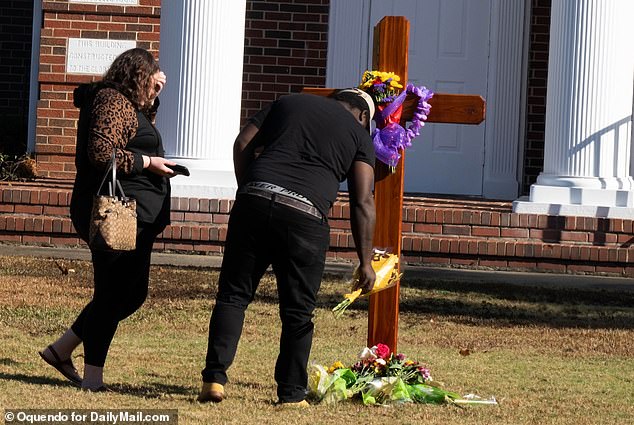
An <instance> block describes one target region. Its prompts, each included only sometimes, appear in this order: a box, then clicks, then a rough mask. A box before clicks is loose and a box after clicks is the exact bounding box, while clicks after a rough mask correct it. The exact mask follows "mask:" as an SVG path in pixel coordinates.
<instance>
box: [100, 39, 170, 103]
mask: <svg viewBox="0 0 634 425" xmlns="http://www.w3.org/2000/svg"><path fill="white" fill-rule="evenodd" d="M159 70H160V68H159V66H158V63H157V62H156V60H154V56H152V54H151V53H150V52H148V51H147V50H145V49H141V48H134V49H130V50H126V51H125V52H123V53H121V54H120V55H119V56H117V58H116V59H115V60H114V62H112V65H110V68H108V71H106V74H105V75H104V77H103V81H102V82H103V84H104V85H105V86H109V87H113V88H116V89H117V90H119V91H120V92H121V93H122V94H123V95H124V96H126V97H127V98H128V99H130V101H131V102H132V104H133V105H134V106H135V107H136V108H137V109H146V108H149V107H150V104H149V103H150V102H149V100H150V99H149V93H150V90H151V88H152V84H153V83H152V78H151V77H152V75H154V74H155V73H157V72H158V71H159Z"/></svg>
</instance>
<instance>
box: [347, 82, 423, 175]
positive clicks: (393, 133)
mask: <svg viewBox="0 0 634 425" xmlns="http://www.w3.org/2000/svg"><path fill="white" fill-rule="evenodd" d="M399 81H400V77H399V76H398V75H396V74H394V73H393V72H381V71H365V72H364V73H363V77H362V79H361V85H360V86H359V88H360V89H362V90H364V91H366V92H367V93H368V94H370V96H372V98H373V99H374V102H375V103H376V104H377V111H376V113H375V114H374V120H375V122H376V128H375V130H374V132H373V133H372V139H373V143H374V150H375V152H376V156H377V158H378V159H379V160H380V161H381V162H384V163H385V164H387V165H389V166H390V169H391V170H392V172H393V171H394V169H395V168H396V166H397V165H398V161H399V160H400V158H401V154H400V153H399V150H400V149H404V148H406V147H409V146H411V145H412V139H413V138H414V137H416V136H418V135H419V134H420V129H421V127H423V125H424V121H425V120H426V119H427V115H429V111H430V110H431V105H430V104H429V100H430V99H431V98H432V96H433V95H434V94H433V93H432V91H431V90H429V89H427V88H426V87H425V86H420V87H415V86H414V85H413V84H408V85H407V86H406V88H405V90H404V91H400V89H402V88H403V86H402V85H401V84H400V82H399ZM408 94H413V95H415V96H416V97H418V104H417V105H416V110H415V111H414V116H413V118H412V122H411V124H410V126H409V127H408V128H407V129H405V128H403V127H402V126H401V124H400V122H401V114H402V111H403V102H404V101H405V98H406V96H407V95H408Z"/></svg>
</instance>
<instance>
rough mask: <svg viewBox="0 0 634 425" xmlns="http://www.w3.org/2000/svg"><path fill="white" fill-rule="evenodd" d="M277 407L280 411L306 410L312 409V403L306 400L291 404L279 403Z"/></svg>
mask: <svg viewBox="0 0 634 425" xmlns="http://www.w3.org/2000/svg"><path fill="white" fill-rule="evenodd" d="M276 406H277V407H278V408H280V409H305V408H307V407H310V403H308V402H307V401H306V400H302V401H294V402H290V403H277V404H276Z"/></svg>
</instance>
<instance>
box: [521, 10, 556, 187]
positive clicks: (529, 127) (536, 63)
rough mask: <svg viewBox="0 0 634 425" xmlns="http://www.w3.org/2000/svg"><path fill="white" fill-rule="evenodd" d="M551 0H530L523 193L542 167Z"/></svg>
mask: <svg viewBox="0 0 634 425" xmlns="http://www.w3.org/2000/svg"><path fill="white" fill-rule="evenodd" d="M550 3H551V0H532V14H531V25H530V32H531V33H530V46H529V51H528V55H529V56H528V98H527V102H528V104H527V117H526V118H527V119H526V144H525V146H524V173H523V177H522V187H521V191H522V194H524V195H525V194H528V191H529V189H530V186H531V184H533V183H534V182H535V180H536V179H537V176H538V175H539V173H540V172H541V171H542V169H543V168H544V130H545V119H546V82H547V79H548V78H547V77H548V40H549V38H550Z"/></svg>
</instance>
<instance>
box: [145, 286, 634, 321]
mask: <svg viewBox="0 0 634 425" xmlns="http://www.w3.org/2000/svg"><path fill="white" fill-rule="evenodd" d="M324 282H325V283H324V285H323V286H324V287H323V289H322V291H321V292H320V294H319V298H318V306H319V307H321V308H326V309H330V308H333V307H334V306H335V305H337V304H338V303H339V302H340V301H341V300H342V299H343V298H342V295H343V293H344V292H347V290H348V289H349V288H348V286H347V284H346V283H344V282H343V280H342V284H341V285H339V284H338V282H337V281H336V280H333V279H330V280H328V281H326V280H324ZM174 287H176V288H177V289H176V290H175V289H174ZM215 293H216V286H215V284H214V283H212V284H211V285H209V286H207V287H203V286H202V285H200V284H198V283H191V282H190V284H183V285H173V284H171V285H169V286H167V285H156V286H155V287H154V288H153V297H154V299H159V300H160V299H204V298H207V299H210V300H213V299H214V297H215ZM254 302H259V303H265V304H271V305H276V304H277V303H278V296H277V290H276V288H275V283H274V277H273V276H272V275H271V274H270V273H267V274H265V277H264V279H263V281H262V283H261V284H260V287H259V288H258V291H257V294H256V297H255V300H254ZM367 308H368V302H367V298H361V299H359V300H357V301H355V302H354V303H353V304H352V305H351V306H350V307H349V308H348V310H349V311H348V312H347V313H346V314H347V315H350V314H352V313H353V312H355V311H356V312H359V313H361V312H364V311H367ZM400 311H401V312H402V313H403V314H413V315H426V316H434V317H437V318H442V317H445V318H446V319H447V320H451V321H454V322H458V323H467V324H478V323H485V322H486V323H488V322H491V321H495V323H496V325H498V326H528V325H540V326H546V327H552V328H586V329H602V328H611V329H634V292H632V291H618V290H606V289H600V288H586V287H579V288H575V287H569V286H567V287H564V286H558V287H553V286H548V287H546V286H535V285H533V286H532V285H515V284H512V283H510V282H509V283H498V282H495V283H493V282H486V281H464V280H450V279H420V278H418V279H417V278H409V279H407V278H406V279H403V281H402V282H401V302H400Z"/></svg>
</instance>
